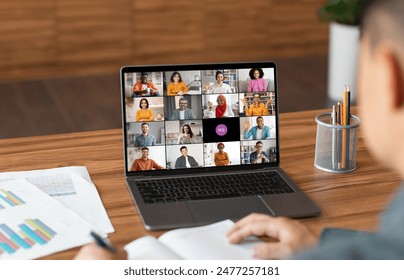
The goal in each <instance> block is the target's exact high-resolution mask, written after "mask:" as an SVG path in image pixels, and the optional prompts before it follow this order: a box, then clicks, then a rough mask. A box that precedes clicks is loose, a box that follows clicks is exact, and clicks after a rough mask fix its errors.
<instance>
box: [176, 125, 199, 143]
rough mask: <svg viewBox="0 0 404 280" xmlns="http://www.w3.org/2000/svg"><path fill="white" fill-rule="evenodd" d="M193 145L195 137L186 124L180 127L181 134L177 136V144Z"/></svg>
mask: <svg viewBox="0 0 404 280" xmlns="http://www.w3.org/2000/svg"><path fill="white" fill-rule="evenodd" d="M193 143H195V135H194V133H193V132H192V130H191V127H190V126H189V125H188V124H184V125H183V126H182V133H180V135H178V141H177V144H193Z"/></svg>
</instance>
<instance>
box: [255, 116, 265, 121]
mask: <svg viewBox="0 0 404 280" xmlns="http://www.w3.org/2000/svg"><path fill="white" fill-rule="evenodd" d="M258 119H262V120H264V118H263V117H262V116H259V117H257V118H256V120H257V121H258Z"/></svg>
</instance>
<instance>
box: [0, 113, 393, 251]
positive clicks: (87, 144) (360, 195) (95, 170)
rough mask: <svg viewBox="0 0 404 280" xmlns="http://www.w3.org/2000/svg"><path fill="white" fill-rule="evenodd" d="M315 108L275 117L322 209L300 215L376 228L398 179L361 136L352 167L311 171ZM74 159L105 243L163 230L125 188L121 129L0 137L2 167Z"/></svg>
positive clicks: (295, 174)
mask: <svg viewBox="0 0 404 280" xmlns="http://www.w3.org/2000/svg"><path fill="white" fill-rule="evenodd" d="M320 112H324V110H322V111H306V112H297V113H286V114H281V116H280V151H281V167H282V168H283V169H284V170H285V171H286V172H287V173H288V174H289V175H290V176H291V178H292V179H293V180H294V181H295V182H296V183H297V184H298V185H299V186H300V187H301V189H302V190H303V191H304V192H305V193H306V194H307V195H308V196H309V197H310V198H312V199H313V200H314V201H315V202H316V203H317V204H318V205H319V206H320V208H321V209H322V214H321V216H319V217H315V218H308V219H301V221H302V222H303V223H304V224H306V225H308V226H309V227H310V228H311V229H312V230H313V231H314V232H315V233H316V234H319V233H320V231H321V230H322V229H323V228H324V227H327V226H333V227H347V228H353V229H361V230H374V229H376V227H377V221H378V215H379V214H380V212H381V211H382V210H383V209H384V208H385V206H386V203H387V202H388V201H389V199H390V198H391V197H392V195H393V193H394V191H395V189H396V187H397V184H398V182H399V177H398V176H396V175H395V174H393V173H392V172H391V171H389V170H386V169H384V168H383V167H381V166H380V165H379V164H378V163H377V162H376V161H375V160H374V159H372V158H371V156H370V155H369V153H368V151H367V149H366V145H365V143H364V141H363V136H362V135H361V134H360V136H359V142H358V155H357V170H355V171H354V172H352V173H349V174H331V173H326V172H323V171H320V170H318V169H316V168H315V167H314V165H313V161H314V149H315V135H316V125H315V121H314V117H315V116H316V115H317V114H318V113H320ZM353 112H354V113H355V111H353ZM74 165H80V166H82V165H84V166H86V167H87V169H88V171H89V173H90V175H91V178H92V180H93V182H94V183H95V185H96V186H97V189H98V191H99V194H100V196H101V199H102V201H103V203H104V205H105V208H106V209H107V212H108V215H109V217H110V219H111V221H112V224H113V225H114V227H115V230H116V232H115V233H113V234H111V235H110V238H111V241H112V242H113V243H114V244H116V245H117V246H118V247H119V248H122V247H123V246H124V245H125V244H127V243H128V242H130V241H132V240H133V239H135V238H138V237H141V236H143V235H145V234H151V235H155V236H158V235H160V234H161V233H162V231H158V232H148V231H146V230H145V229H144V228H143V225H142V223H141V221H140V218H139V215H138V213H137V210H136V208H135V205H134V203H133V202H132V200H131V197H130V194H129V192H128V190H127V187H126V183H125V180H124V173H123V148H122V137H121V130H119V129H113V130H100V131H95V132H81V133H71V134H60V135H49V136H39V137H26V138H16V139H7V140H0V170H1V171H3V172H6V171H18V170H30V169H43V168H53V167H60V166H74ZM77 251H78V249H77V248H76V249H71V250H67V251H64V252H61V253H57V254H53V255H50V256H47V257H46V258H45V259H71V258H73V256H74V255H75V254H76V253H77ZM120 257H123V255H120Z"/></svg>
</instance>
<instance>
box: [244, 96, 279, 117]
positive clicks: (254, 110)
mask: <svg viewBox="0 0 404 280" xmlns="http://www.w3.org/2000/svg"><path fill="white" fill-rule="evenodd" d="M241 101H242V102H243V104H244V106H245V114H246V116H247V117H250V116H266V115H268V113H269V112H268V106H269V105H270V104H272V102H273V100H272V99H271V98H268V100H267V102H266V103H265V104H264V103H262V102H261V100H260V95H259V94H254V99H253V103H252V104H251V105H250V106H248V104H247V101H246V100H245V99H241Z"/></svg>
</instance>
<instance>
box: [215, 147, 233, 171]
mask: <svg viewBox="0 0 404 280" xmlns="http://www.w3.org/2000/svg"><path fill="white" fill-rule="evenodd" d="M217 149H218V150H219V152H217V153H215V157H214V160H215V165H216V166H225V165H229V163H230V161H229V155H228V154H227V153H226V152H225V151H223V150H224V144H223V143H219V144H217Z"/></svg>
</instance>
